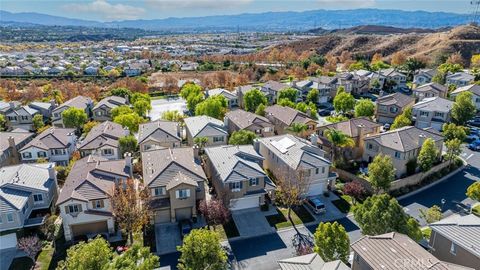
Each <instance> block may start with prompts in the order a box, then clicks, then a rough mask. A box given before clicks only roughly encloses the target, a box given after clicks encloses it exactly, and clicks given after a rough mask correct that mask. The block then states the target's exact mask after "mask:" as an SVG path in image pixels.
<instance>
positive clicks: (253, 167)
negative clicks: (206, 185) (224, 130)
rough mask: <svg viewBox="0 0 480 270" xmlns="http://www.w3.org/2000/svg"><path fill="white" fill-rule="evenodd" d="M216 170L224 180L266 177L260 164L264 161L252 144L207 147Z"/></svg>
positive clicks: (207, 152)
mask: <svg viewBox="0 0 480 270" xmlns="http://www.w3.org/2000/svg"><path fill="white" fill-rule="evenodd" d="M205 154H206V155H207V156H208V158H209V160H210V161H211V163H212V165H213V166H214V167H215V170H216V171H217V173H218V174H219V177H220V179H221V180H222V181H223V182H235V181H240V180H245V179H249V178H258V177H266V176H267V175H266V174H265V173H264V171H263V169H262V168H261V167H260V165H258V163H256V162H258V161H262V160H263V157H262V156H260V155H259V154H258V153H257V152H256V151H255V149H253V146H252V145H239V146H233V145H224V146H218V147H209V148H206V149H205Z"/></svg>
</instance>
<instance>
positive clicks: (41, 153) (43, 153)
mask: <svg viewBox="0 0 480 270" xmlns="http://www.w3.org/2000/svg"><path fill="white" fill-rule="evenodd" d="M46 156H47V152H45V151H40V152H37V157H39V158H44V157H46Z"/></svg>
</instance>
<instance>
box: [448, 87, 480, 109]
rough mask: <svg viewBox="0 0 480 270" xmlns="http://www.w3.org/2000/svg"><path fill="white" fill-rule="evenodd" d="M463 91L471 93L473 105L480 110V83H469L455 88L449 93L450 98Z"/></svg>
mask: <svg viewBox="0 0 480 270" xmlns="http://www.w3.org/2000/svg"><path fill="white" fill-rule="evenodd" d="M465 91H468V92H470V93H472V101H473V104H475V107H477V111H480V85H478V84H471V85H467V86H462V87H459V88H457V89H455V91H453V92H452V93H450V97H451V98H452V99H455V98H456V97H457V96H458V94H460V93H462V92H465Z"/></svg>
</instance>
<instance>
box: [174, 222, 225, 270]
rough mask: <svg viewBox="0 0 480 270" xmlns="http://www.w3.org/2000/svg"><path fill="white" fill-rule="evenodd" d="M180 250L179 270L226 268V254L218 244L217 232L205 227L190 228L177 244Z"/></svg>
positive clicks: (216, 269)
mask: <svg viewBox="0 0 480 270" xmlns="http://www.w3.org/2000/svg"><path fill="white" fill-rule="evenodd" d="M177 249H178V251H180V252H181V255H180V259H179V260H178V261H179V262H178V265H177V267H178V269H180V270H196V269H209V270H223V269H226V268H227V254H226V252H225V250H224V249H223V247H222V246H221V245H220V237H219V235H218V233H217V232H215V231H210V230H207V229H195V230H192V231H191V232H190V233H189V234H188V235H187V236H186V237H185V238H184V240H183V245H182V246H179V247H178V248H177Z"/></svg>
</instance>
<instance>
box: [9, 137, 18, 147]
mask: <svg viewBox="0 0 480 270" xmlns="http://www.w3.org/2000/svg"><path fill="white" fill-rule="evenodd" d="M8 146H9V147H11V148H16V147H15V139H14V138H13V137H12V136H9V137H8Z"/></svg>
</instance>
